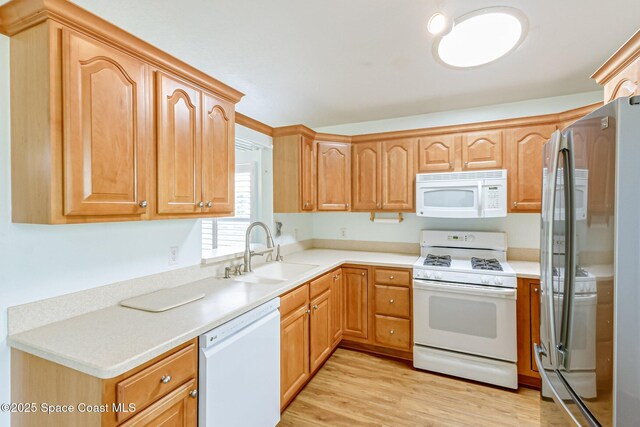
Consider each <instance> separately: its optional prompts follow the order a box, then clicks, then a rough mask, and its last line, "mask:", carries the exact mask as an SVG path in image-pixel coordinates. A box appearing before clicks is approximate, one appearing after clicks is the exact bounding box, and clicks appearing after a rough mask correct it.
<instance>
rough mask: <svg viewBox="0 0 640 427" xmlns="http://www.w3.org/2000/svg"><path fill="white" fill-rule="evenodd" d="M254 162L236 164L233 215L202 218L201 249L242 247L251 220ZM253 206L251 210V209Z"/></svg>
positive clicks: (253, 206) (253, 205)
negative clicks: (230, 216) (229, 216)
mask: <svg viewBox="0 0 640 427" xmlns="http://www.w3.org/2000/svg"><path fill="white" fill-rule="evenodd" d="M254 165H255V164H254V163H251V162H250V163H239V164H236V176H235V193H236V194H235V197H236V206H235V216H234V217H232V218H212V219H203V220H202V251H203V252H206V251H210V250H213V249H220V248H232V247H235V248H244V238H245V233H246V232H247V227H249V224H251V222H252V220H253V215H252V212H253V211H255V205H256V201H255V200H256V195H257V191H255V187H256V186H255V181H256V180H255V173H254ZM252 208H253V210H252Z"/></svg>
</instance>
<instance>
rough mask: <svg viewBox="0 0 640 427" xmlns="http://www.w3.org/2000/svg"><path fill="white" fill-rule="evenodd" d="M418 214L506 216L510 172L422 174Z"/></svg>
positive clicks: (480, 216)
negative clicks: (508, 175) (508, 174)
mask: <svg viewBox="0 0 640 427" xmlns="http://www.w3.org/2000/svg"><path fill="white" fill-rule="evenodd" d="M416 214H417V215H418V216H427V217H434V218H496V217H502V216H506V215H507V171H506V170H505V169H500V170H486V171H468V172H445V173H423V174H418V175H416Z"/></svg>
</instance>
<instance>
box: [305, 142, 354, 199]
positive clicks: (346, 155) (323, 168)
mask: <svg viewBox="0 0 640 427" xmlns="http://www.w3.org/2000/svg"><path fill="white" fill-rule="evenodd" d="M316 150H317V153H318V154H317V156H318V183H317V188H318V210H319V211H347V210H349V207H350V203H351V144H347V143H340V142H324V141H320V142H318V143H317V148H316ZM303 189H304V186H303Z"/></svg>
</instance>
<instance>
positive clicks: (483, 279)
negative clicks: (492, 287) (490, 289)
mask: <svg viewBox="0 0 640 427" xmlns="http://www.w3.org/2000/svg"><path fill="white" fill-rule="evenodd" d="M480 283H482V284H483V285H488V284H489V278H488V277H487V276H482V277H481V278H480Z"/></svg>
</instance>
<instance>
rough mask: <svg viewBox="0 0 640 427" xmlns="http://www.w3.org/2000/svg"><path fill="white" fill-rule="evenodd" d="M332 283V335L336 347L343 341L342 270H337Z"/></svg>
mask: <svg viewBox="0 0 640 427" xmlns="http://www.w3.org/2000/svg"><path fill="white" fill-rule="evenodd" d="M332 280H333V281H332V283H331V334H332V345H333V347H335V346H336V345H338V344H339V343H340V341H341V340H342V318H343V316H342V310H343V307H344V298H343V295H344V294H343V293H342V292H343V291H342V269H339V270H336V272H335V274H334V275H333V277H332Z"/></svg>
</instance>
